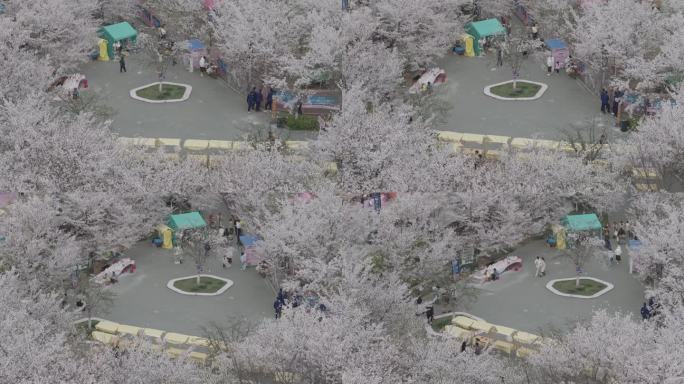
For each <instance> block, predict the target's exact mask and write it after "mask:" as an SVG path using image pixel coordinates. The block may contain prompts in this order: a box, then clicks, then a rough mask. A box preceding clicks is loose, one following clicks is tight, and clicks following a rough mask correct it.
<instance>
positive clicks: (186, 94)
mask: <svg viewBox="0 0 684 384" xmlns="http://www.w3.org/2000/svg"><path fill="white" fill-rule="evenodd" d="M157 84H159V82H158V81H157V82H156V83H150V84H146V85H143V86H141V87H138V88H133V89H131V91H130V92H129V94H130V96H131V97H132V98H134V99H135V100H138V101H144V102H146V103H151V104H162V103H178V102H181V101H185V100H187V99H189V98H190V93H192V85H189V84H182V83H172V82H169V81H163V82H162V84H169V85H178V86H181V87H185V92H184V93H183V96H182V97H181V98H180V99H171V100H150V99H145V98H143V97H140V96H138V95H137V94H136V92H138V91H139V90H141V89H143V88H147V87H150V86H152V85H157Z"/></svg>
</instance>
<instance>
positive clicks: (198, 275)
mask: <svg viewBox="0 0 684 384" xmlns="http://www.w3.org/2000/svg"><path fill="white" fill-rule="evenodd" d="M196 285H200V274H199V273H198V274H197V281H196Z"/></svg>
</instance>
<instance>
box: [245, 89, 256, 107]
mask: <svg viewBox="0 0 684 384" xmlns="http://www.w3.org/2000/svg"><path fill="white" fill-rule="evenodd" d="M255 101H256V87H253V88H252V90H251V91H250V92H249V93H248V94H247V112H251V111H252V109H254V103H255Z"/></svg>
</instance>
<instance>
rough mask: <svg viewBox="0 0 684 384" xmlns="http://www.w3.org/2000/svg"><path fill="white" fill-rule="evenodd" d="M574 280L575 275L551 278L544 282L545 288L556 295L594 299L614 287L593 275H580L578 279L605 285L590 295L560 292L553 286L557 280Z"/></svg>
mask: <svg viewBox="0 0 684 384" xmlns="http://www.w3.org/2000/svg"><path fill="white" fill-rule="evenodd" d="M575 280H576V278H575V277H570V278H566V279H553V280H551V281H549V282H548V283H546V289H548V290H549V291H551V292H553V293H555V294H556V295H558V296H565V297H574V298H577V299H595V298H597V297H599V296H601V295H603V294H605V293H607V292H609V291H610V290H612V289H613V288H614V286H613V284H611V283H609V282H607V281H603V280H599V279H596V278H593V277H580V280H593V281H595V282H597V283H601V284H603V285H605V286H606V287H605V288H603V289H602V290H600V291H598V292H596V293H594V294H593V295H591V296H586V295H574V294H570V293H564V292H561V291H559V290H557V289H556V288H554V286H553V285H554V284H555V283H557V282H559V281H572V282H574V281H575Z"/></svg>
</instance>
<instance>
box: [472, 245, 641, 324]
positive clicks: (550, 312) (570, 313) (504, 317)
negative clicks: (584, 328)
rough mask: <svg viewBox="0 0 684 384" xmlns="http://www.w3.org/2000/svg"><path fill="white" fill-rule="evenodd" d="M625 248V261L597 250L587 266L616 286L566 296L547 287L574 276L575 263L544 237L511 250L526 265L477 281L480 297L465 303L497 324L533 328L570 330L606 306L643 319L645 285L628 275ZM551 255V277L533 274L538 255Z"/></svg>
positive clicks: (588, 270)
mask: <svg viewBox="0 0 684 384" xmlns="http://www.w3.org/2000/svg"><path fill="white" fill-rule="evenodd" d="M622 248H623V261H622V262H621V263H620V264H613V265H609V264H608V262H607V257H606V253H605V252H600V254H597V255H595V256H594V257H593V258H591V259H590V260H589V261H588V262H587V263H586V265H585V267H584V270H585V273H584V274H583V276H588V277H595V278H598V279H601V280H605V281H607V282H609V283H611V284H613V285H614V286H615V288H614V289H613V290H612V291H610V292H608V293H606V294H604V295H602V296H600V297H597V298H595V299H578V298H571V297H561V296H558V295H555V294H553V293H551V291H549V290H548V289H546V283H547V282H549V281H550V280H553V279H560V278H569V277H575V267H574V265H573V263H572V261H571V259H570V258H569V257H567V256H564V255H563V251H559V250H556V249H555V248H549V247H548V246H546V244H545V243H544V242H543V241H541V240H535V241H530V242H528V243H526V244H524V245H523V246H521V247H519V248H518V249H516V250H515V251H514V252H512V253H511V255H515V256H519V257H521V258H522V259H523V269H522V270H520V271H518V272H514V271H510V272H506V273H504V274H503V275H501V279H500V280H498V281H495V282H488V283H484V284H483V285H479V284H478V285H477V287H478V289H479V295H478V296H477V299H476V302H474V303H472V304H470V305H467V306H464V307H461V308H459V310H462V311H466V312H469V313H471V314H473V315H475V316H478V317H481V318H483V319H485V320H487V321H488V322H491V323H493V324H500V325H504V326H507V327H512V328H516V329H520V330H524V331H528V332H535V333H544V332H547V331H549V330H561V331H566V330H568V329H570V328H572V326H573V325H574V324H576V323H577V322H578V321H581V320H586V319H589V318H591V315H592V312H594V311H596V310H598V309H601V308H605V309H607V310H609V311H611V312H618V311H619V312H621V313H628V314H632V315H633V316H635V317H636V318H640V315H639V309H640V307H641V304H642V303H643V301H644V300H643V297H644V288H643V286H642V285H641V283H640V282H639V281H638V280H637V278H636V276H632V275H630V274H629V272H628V269H629V251H628V250H627V249H626V248H627V247H626V246H624V245H623V246H622ZM537 256H542V257H544V258H545V259H546V264H547V267H546V276H545V277H534V274H535V267H534V259H535V258H536V257H537Z"/></svg>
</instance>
